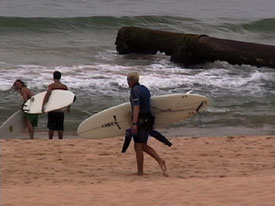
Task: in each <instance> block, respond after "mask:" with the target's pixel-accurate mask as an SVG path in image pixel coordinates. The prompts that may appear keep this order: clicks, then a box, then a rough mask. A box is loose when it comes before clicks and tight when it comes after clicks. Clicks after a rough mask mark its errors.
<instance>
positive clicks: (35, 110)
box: [23, 90, 75, 114]
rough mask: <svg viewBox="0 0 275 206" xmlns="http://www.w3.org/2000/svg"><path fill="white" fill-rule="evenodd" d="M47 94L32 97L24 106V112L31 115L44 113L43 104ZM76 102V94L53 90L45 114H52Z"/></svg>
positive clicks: (42, 93)
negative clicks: (51, 112)
mask: <svg viewBox="0 0 275 206" xmlns="http://www.w3.org/2000/svg"><path fill="white" fill-rule="evenodd" d="M46 93H47V92H46V91H45V92H41V93H38V94H36V95H34V96H32V97H31V98H30V99H29V100H28V101H26V102H25V103H24V105H23V111H24V112H26V113H30V114H40V113H42V104H43V100H44V97H45V95H46ZM74 100H75V94H74V93H72V92H71V91H68V90H53V91H52V93H51V95H50V98H49V100H48V102H47V103H46V104H45V112H50V111H54V110H58V109H62V108H64V107H67V106H69V105H71V104H72V103H73V102H74Z"/></svg>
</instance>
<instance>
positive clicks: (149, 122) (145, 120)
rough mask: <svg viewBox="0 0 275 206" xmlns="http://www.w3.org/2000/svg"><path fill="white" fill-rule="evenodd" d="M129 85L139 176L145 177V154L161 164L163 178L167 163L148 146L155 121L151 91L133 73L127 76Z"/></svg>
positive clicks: (132, 130)
mask: <svg viewBox="0 0 275 206" xmlns="http://www.w3.org/2000/svg"><path fill="white" fill-rule="evenodd" d="M127 81H128V85H129V87H130V88H131V92H130V102H131V107H132V126H131V133H132V134H133V137H134V147H135V152H136V159H137V170H138V171H137V175H139V176H142V175H143V160H144V156H143V152H146V153H147V154H149V155H150V156H151V157H153V158H154V159H155V160H156V161H157V162H158V164H159V166H160V168H161V171H162V174H163V176H168V175H167V173H166V165H165V161H164V160H163V159H162V158H160V156H159V155H158V154H157V152H156V151H155V150H154V149H153V148H152V147H150V146H148V145H147V140H148V135H149V133H150V131H151V130H152V126H153V119H152V118H151V117H152V115H151V107H150V98H151V95H150V91H149V90H148V88H146V87H145V86H144V85H141V84H139V75H138V73H136V72H131V73H129V74H128V75H127Z"/></svg>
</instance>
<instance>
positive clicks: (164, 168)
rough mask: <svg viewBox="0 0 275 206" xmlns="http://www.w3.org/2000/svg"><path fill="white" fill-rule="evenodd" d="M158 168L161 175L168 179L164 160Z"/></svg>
mask: <svg viewBox="0 0 275 206" xmlns="http://www.w3.org/2000/svg"><path fill="white" fill-rule="evenodd" d="M160 168H161V171H162V175H163V176H164V177H169V175H168V174H167V171H166V170H167V168H166V164H165V160H163V159H162V160H161V162H160Z"/></svg>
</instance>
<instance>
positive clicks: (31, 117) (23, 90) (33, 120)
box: [13, 79, 38, 139]
mask: <svg viewBox="0 0 275 206" xmlns="http://www.w3.org/2000/svg"><path fill="white" fill-rule="evenodd" d="M13 88H14V89H15V90H16V91H18V92H19V93H20V95H21V96H22V98H23V101H24V102H26V101H27V100H28V99H30V98H31V97H32V96H33V95H34V94H33V92H32V91H31V90H30V89H29V88H27V86H26V84H25V83H24V82H23V81H22V80H20V79H17V80H16V81H15V82H14V84H13ZM24 115H25V119H26V126H27V128H28V132H29V135H30V139H33V137H34V127H37V124H38V114H27V113H24Z"/></svg>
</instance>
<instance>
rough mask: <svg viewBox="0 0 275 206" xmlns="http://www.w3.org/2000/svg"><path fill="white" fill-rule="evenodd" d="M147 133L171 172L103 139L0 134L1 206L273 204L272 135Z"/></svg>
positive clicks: (114, 141)
mask: <svg viewBox="0 0 275 206" xmlns="http://www.w3.org/2000/svg"><path fill="white" fill-rule="evenodd" d="M170 140H171V141H172V143H173V146H172V147H171V148H169V147H167V146H165V145H163V144H161V143H160V142H157V141H156V140H154V139H151V140H150V142H149V145H151V146H152V147H153V148H155V149H156V150H157V152H158V153H159V154H160V156H161V157H162V158H164V159H165V160H166V163H167V167H168V173H169V177H163V176H161V172H160V169H159V167H158V165H157V163H156V162H155V161H154V160H153V159H152V158H150V157H149V156H148V155H145V163H144V170H145V171H144V172H145V175H144V176H142V177H139V176H135V175H133V174H134V173H135V172H136V160H135V153H134V150H133V145H132V144H131V145H130V148H129V149H128V151H127V152H126V153H125V154H122V153H120V150H121V146H122V143H123V137H116V138H108V139H79V138H67V139H64V140H56V139H54V140H47V139H46V138H40V139H35V140H28V139H12V140H3V139H2V140H0V144H1V146H0V151H1V152H0V155H1V156H0V158H1V159H0V160H1V170H0V172H1V173H0V175H1V176H0V178H1V179H0V181H1V193H0V195H1V197H0V201H1V202H0V205H1V206H57V205H58V206H65V205H71V206H86V205H87V206H88V205H93V206H108V205H110V206H116V205H118V206H121V205H123V206H130V205H131V206H152V205H156V206H162V205H163V206H164V205H165V206H171V205H172V206H182V205H188V206H192V205H198V206H203V205H207V206H214V205H230V206H232V205H234V206H237V205H244V206H248V205H249V206H274V205H275V136H238V137H237V136H236V137H200V138H192V137H181V138H180V137H177V138H170Z"/></svg>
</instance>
